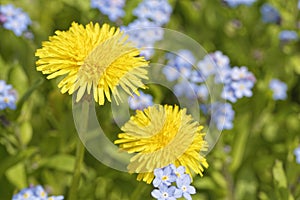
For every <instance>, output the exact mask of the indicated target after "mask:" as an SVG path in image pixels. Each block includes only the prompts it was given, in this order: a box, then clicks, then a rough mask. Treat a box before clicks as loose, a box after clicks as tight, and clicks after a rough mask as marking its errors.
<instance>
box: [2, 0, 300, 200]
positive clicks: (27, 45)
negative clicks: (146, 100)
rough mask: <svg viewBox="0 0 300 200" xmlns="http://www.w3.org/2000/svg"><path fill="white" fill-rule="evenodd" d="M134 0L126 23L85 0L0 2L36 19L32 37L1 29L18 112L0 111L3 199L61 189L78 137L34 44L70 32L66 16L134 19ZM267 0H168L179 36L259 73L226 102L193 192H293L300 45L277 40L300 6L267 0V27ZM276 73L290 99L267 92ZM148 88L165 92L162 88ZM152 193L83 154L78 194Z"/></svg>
mask: <svg viewBox="0 0 300 200" xmlns="http://www.w3.org/2000/svg"><path fill="white" fill-rule="evenodd" d="M138 2H139V0H128V1H127V3H126V6H125V10H126V13H127V14H126V16H125V17H124V19H123V21H122V20H120V21H118V22H117V23H111V22H109V20H108V18H107V17H106V16H104V15H101V14H100V12H99V11H98V10H96V9H91V8H90V3H89V1H88V0H86V1H80V0H51V1H41V0H18V1H17V0H15V1H8V0H2V1H1V4H6V3H13V4H14V5H15V6H17V7H21V8H23V10H24V11H26V12H27V13H28V14H29V15H30V17H31V19H32V21H33V24H32V26H31V31H32V32H33V34H34V38H33V39H32V40H30V39H26V38H24V37H16V36H15V35H14V34H13V32H11V31H8V30H5V29H3V28H0V71H1V73H0V79H3V80H6V81H7V82H8V83H9V84H12V85H13V86H14V87H15V88H16V90H17V91H18V94H19V102H18V107H17V110H16V111H9V110H6V111H1V112H0V115H1V117H2V118H1V121H2V125H0V196H1V199H11V197H12V195H13V193H15V192H16V191H19V190H20V189H22V188H24V187H27V186H29V184H42V185H44V186H45V187H46V188H48V189H49V190H50V191H51V193H52V194H63V195H65V196H67V191H68V189H69V186H70V182H71V177H72V171H73V166H74V162H75V147H76V140H77V137H78V135H77V133H76V130H75V127H74V122H73V118H72V99H71V98H72V97H70V96H68V95H62V94H61V93H60V92H59V89H58V88H57V86H56V85H57V83H58V80H50V81H45V80H46V79H45V76H43V75H42V74H41V73H39V72H37V71H36V70H35V61H36V57H35V56H34V53H35V50H36V49H37V48H40V47H41V42H42V41H44V40H47V39H48V37H49V36H50V35H53V34H54V31H55V30H66V29H68V28H69V26H70V24H71V22H72V21H76V22H79V23H82V24H87V23H88V22H90V21H94V22H95V21H97V22H100V23H104V22H107V23H110V24H113V25H117V26H120V25H123V24H125V25H126V24H128V23H129V22H130V21H132V20H133V19H134V17H133V16H132V14H131V11H132V10H133V9H134V7H135V6H136V5H137V4H138ZM265 2H266V1H257V2H256V3H254V4H253V5H252V6H249V7H247V6H239V7H237V8H235V9H233V8H229V7H227V6H224V4H222V3H221V1H208V0H193V1H192V0H172V1H170V3H171V4H172V6H173V9H174V12H173V15H172V16H171V21H170V22H169V23H168V25H167V26H166V27H167V28H170V29H174V30H177V31H180V32H183V33H185V34H186V35H188V36H190V37H191V38H193V39H195V40H196V41H197V42H199V43H200V44H201V45H202V46H203V47H204V48H205V49H206V50H207V51H208V52H212V51H215V50H221V51H222V52H223V53H224V54H226V55H228V56H229V57H230V59H231V65H232V66H235V65H236V66H242V65H245V66H247V67H248V68H249V70H250V71H252V72H253V73H254V74H255V76H256V78H257V83H256V86H255V89H254V91H253V93H254V95H253V97H251V98H247V99H245V98H244V99H241V100H239V101H238V102H237V103H235V104H234V105H233V106H234V110H235V111H236V117H235V121H234V128H233V130H231V131H224V132H223V133H222V135H221V137H220V140H219V142H218V143H217V145H216V146H215V148H214V149H213V150H212V151H211V152H210V153H209V154H208V155H207V159H208V162H209V164H210V167H209V168H208V170H206V171H205V173H204V177H202V178H200V177H198V178H195V180H194V185H195V187H196V188H197V194H196V195H194V196H193V198H194V199H197V200H198V199H203V200H205V199H228V200H233V199H236V200H242V199H247V200H252V199H253V200H254V199H260V200H267V199H283V200H293V199H295V200H297V199H300V186H299V185H300V184H299V181H300V165H299V164H297V163H296V162H295V157H294V155H293V150H294V149H295V148H296V147H297V146H298V145H299V144H300V137H299V132H300V92H299V91H300V42H293V43H288V44H283V43H280V41H279V39H278V34H279V32H280V31H281V30H283V29H292V30H297V32H298V33H299V32H300V31H299V23H300V20H299V10H297V7H296V5H297V1H296V0H288V1H287V0H284V1H283V0H270V1H268V2H269V3H271V4H272V5H274V6H275V7H276V8H277V9H278V10H279V11H280V13H281V16H282V22H281V24H280V25H276V24H264V23H263V22H262V21H261V16H260V12H259V9H260V6H261V5H262V4H263V3H265ZM273 77H276V78H279V79H281V80H283V81H285V82H286V83H287V85H288V88H289V89H288V99H287V100H285V101H274V100H273V99H272V94H271V92H270V90H269V89H268V83H269V81H270V79H271V78H273ZM152 91H154V93H156V94H155V96H158V97H161V96H162V94H161V93H160V90H152ZM109 109H110V106H109V104H106V105H105V106H104V107H103V108H101V113H110V110H109ZM99 112H100V111H99ZM99 112H98V113H99ZM101 116H103V114H102V115H101V114H99V118H102V119H101V121H102V126H103V128H104V129H105V130H107V131H108V132H110V133H111V134H115V133H116V131H118V130H117V129H116V127H115V126H114V124H113V123H112V122H111V119H109V117H101ZM4 122H6V123H4ZM111 138H115V135H111ZM227 147H230V149H231V151H226V150H225V148H227ZM151 190H152V186H151V185H147V184H145V183H140V182H137V181H136V180H135V175H129V174H127V173H124V172H119V171H116V170H114V169H110V168H109V167H106V166H105V165H103V164H101V163H100V162H98V161H97V160H96V159H95V158H93V157H92V156H91V155H90V154H89V153H88V152H86V153H85V159H84V170H83V175H82V178H81V184H80V188H79V191H78V199H84V200H93V199H109V200H118V199H122V200H126V199H132V197H133V196H138V199H151V197H150V192H151Z"/></svg>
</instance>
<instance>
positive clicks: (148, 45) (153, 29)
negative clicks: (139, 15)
mask: <svg viewBox="0 0 300 200" xmlns="http://www.w3.org/2000/svg"><path fill="white" fill-rule="evenodd" d="M121 30H123V31H125V33H126V34H127V35H129V40H130V41H131V42H132V43H133V44H135V46H136V47H138V48H141V55H142V56H145V58H146V59H149V58H150V57H151V56H152V55H153V53H154V51H153V46H154V44H155V42H157V41H159V40H161V39H162V38H163V35H164V30H163V29H162V28H161V27H160V26H157V25H156V24H155V23H153V22H151V21H149V20H147V19H136V20H134V21H133V22H131V23H130V24H128V26H123V27H121Z"/></svg>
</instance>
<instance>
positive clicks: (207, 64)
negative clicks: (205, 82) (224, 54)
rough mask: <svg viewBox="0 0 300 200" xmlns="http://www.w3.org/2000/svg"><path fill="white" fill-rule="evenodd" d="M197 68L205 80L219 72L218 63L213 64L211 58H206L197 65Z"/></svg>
mask: <svg viewBox="0 0 300 200" xmlns="http://www.w3.org/2000/svg"><path fill="white" fill-rule="evenodd" d="M197 67H198V69H199V70H200V72H201V74H202V75H203V77H205V78H207V77H208V76H211V75H214V74H215V72H216V70H217V66H216V63H214V62H213V60H212V57H211V56H205V57H204V58H203V60H200V61H199V62H198V63H197Z"/></svg>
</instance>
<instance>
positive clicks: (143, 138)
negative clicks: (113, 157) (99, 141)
mask: <svg viewBox="0 0 300 200" xmlns="http://www.w3.org/2000/svg"><path fill="white" fill-rule="evenodd" d="M202 129H203V127H202V126H200V125H199V123H198V122H196V121H194V120H193V118H192V116H191V115H187V113H186V109H181V110H179V107H178V106H174V107H173V106H170V105H165V106H162V105H159V106H151V107H148V108H146V109H144V110H143V111H141V110H137V111H136V115H135V116H132V117H131V118H130V120H129V121H128V122H127V123H125V125H124V126H123V127H122V128H121V130H122V131H123V133H120V134H118V137H119V139H117V140H116V141H115V144H119V147H120V149H121V150H124V151H127V152H128V153H130V154H132V153H136V154H135V155H134V156H133V157H132V158H131V160H130V163H129V165H128V170H129V172H130V173H139V174H138V177H137V179H138V180H143V181H145V182H147V183H151V181H152V180H153V178H154V174H153V171H154V169H156V168H162V167H165V166H167V165H169V164H174V165H175V166H176V167H178V166H184V167H185V168H186V172H187V173H188V174H190V176H191V177H192V171H193V172H194V173H196V174H200V175H201V176H202V172H203V170H204V168H207V167H208V164H207V162H206V159H205V158H204V157H203V156H202V155H201V154H200V151H205V150H207V142H206V141H205V140H204V136H205V133H202V132H201V130H202Z"/></svg>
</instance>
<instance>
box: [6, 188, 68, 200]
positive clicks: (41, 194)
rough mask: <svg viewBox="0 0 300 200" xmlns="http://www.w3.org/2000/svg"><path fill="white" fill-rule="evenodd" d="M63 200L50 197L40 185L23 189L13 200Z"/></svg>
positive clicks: (59, 197) (58, 197) (60, 197)
mask: <svg viewBox="0 0 300 200" xmlns="http://www.w3.org/2000/svg"><path fill="white" fill-rule="evenodd" d="M25 199H28V200H63V199H64V197H63V196H61V195H60V196H50V197H49V196H48V193H47V192H46V191H45V190H44V188H43V187H42V186H40V185H38V186H35V187H33V186H30V187H29V188H24V189H22V190H21V191H20V192H19V193H18V194H15V195H14V196H13V198H12V200H25Z"/></svg>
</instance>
